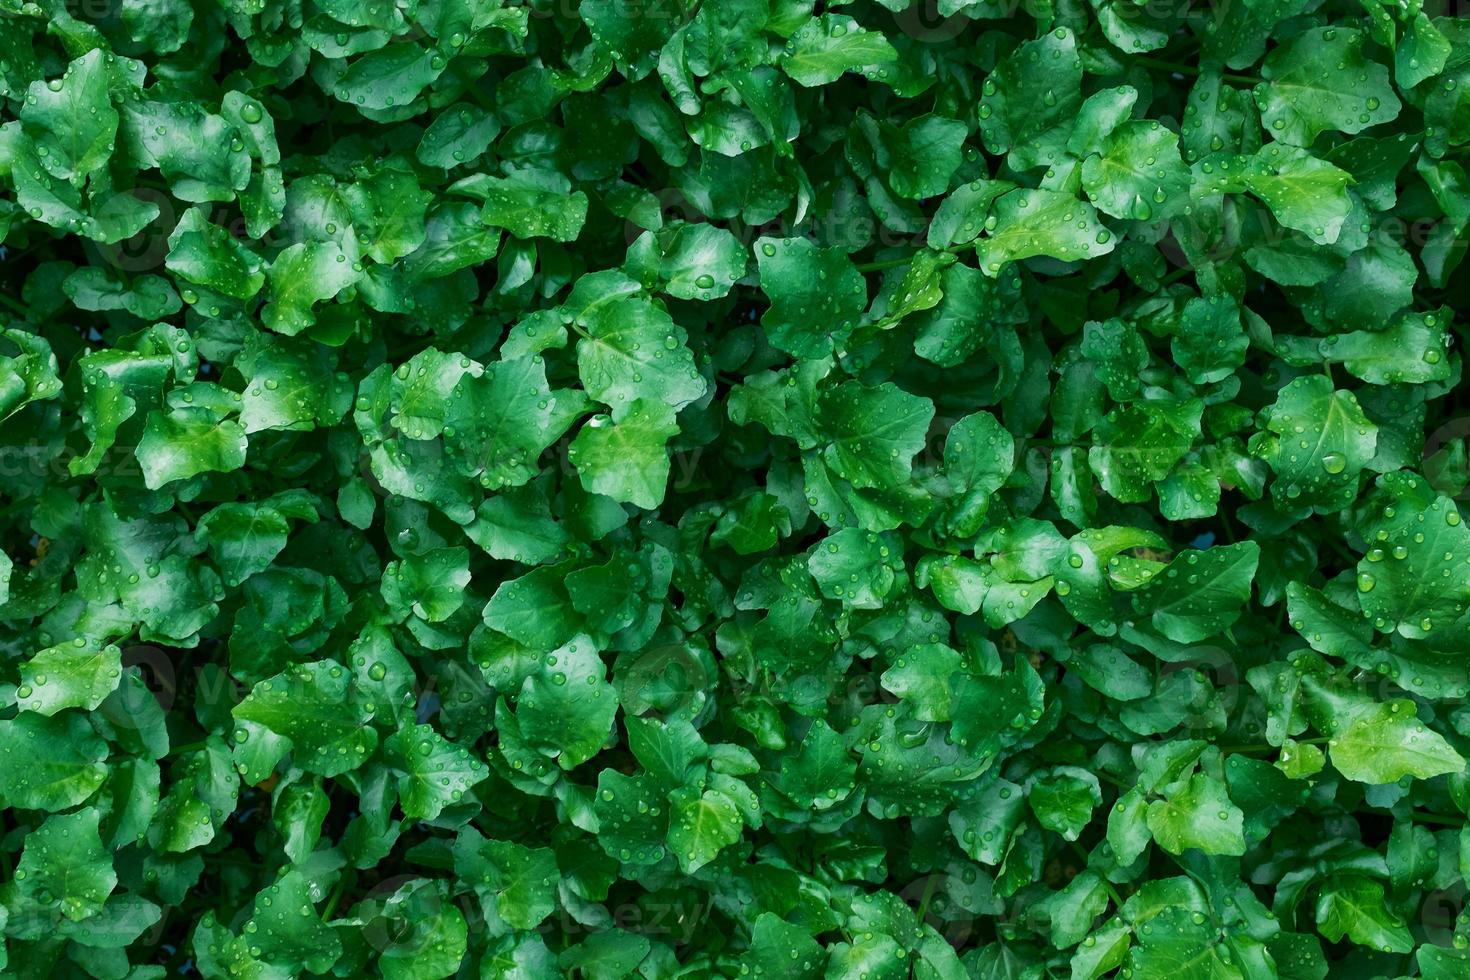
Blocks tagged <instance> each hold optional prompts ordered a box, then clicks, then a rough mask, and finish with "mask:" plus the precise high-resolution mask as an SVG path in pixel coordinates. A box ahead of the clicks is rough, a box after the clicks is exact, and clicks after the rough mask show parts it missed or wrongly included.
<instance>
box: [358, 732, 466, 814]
mask: <svg viewBox="0 0 1470 980" xmlns="http://www.w3.org/2000/svg"><path fill="white" fill-rule="evenodd" d="M383 752H384V754H385V755H386V756H387V758H388V759H389V760H391V763H392V765H393V767H394V768H395V769H397V770H398V771H399V775H398V803H399V806H401V807H402V808H403V815H404V816H406V817H409V818H412V819H418V820H433V819H434V818H435V817H437V816H439V814H440V813H441V812H442V811H443V810H444V808H445V807H447V806H451V805H453V804H455V803H459V802H461V801H462V800H464V798H465V796H466V794H467V793H468V792H469V790H470V788H471V787H473V786H474V785H476V784H477V783H480V782H482V781H483V780H484V779H485V777H486V775H487V772H486V768H485V764H484V763H483V762H481V761H480V760H479V759H477V758H475V757H473V756H472V755H471V754H470V752H469V750H468V749H466V748H464V747H463V746H461V745H455V744H454V743H452V742H450V741H448V740H446V739H445V738H444V737H443V736H442V735H440V734H439V733H438V732H436V731H434V729H433V728H431V727H429V726H428V725H413V726H410V727H407V728H402V729H399V730H398V731H397V732H395V733H394V734H392V735H390V736H388V738H386V739H384V740H383Z"/></svg>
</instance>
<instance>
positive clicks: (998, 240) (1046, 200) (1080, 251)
mask: <svg viewBox="0 0 1470 980" xmlns="http://www.w3.org/2000/svg"><path fill="white" fill-rule="evenodd" d="M991 217H992V218H994V219H995V224H994V227H993V228H992V229H991V230H990V234H989V236H988V237H986V238H982V239H981V240H980V242H979V244H978V245H977V246H976V248H975V253H976V255H977V256H979V259H980V268H981V269H982V270H983V271H984V272H985V274H986V275H989V276H997V275H999V274H1000V271H1001V268H1002V266H1004V265H1005V263H1007V262H1016V261H1019V260H1021V259H1029V258H1033V257H1035V256H1038V255H1045V256H1050V257H1051V258H1054V259H1061V260H1062V261H1064V262H1080V261H1084V260H1086V259H1090V258H1097V257H1098V256H1102V255H1106V254H1108V253H1109V252H1111V251H1112V250H1113V248H1114V246H1115V243H1114V241H1113V233H1112V232H1110V231H1109V230H1108V229H1107V228H1105V227H1103V225H1102V223H1101V222H1099V221H1098V220H1097V212H1096V211H1094V210H1093V208H1092V205H1090V204H1088V203H1086V202H1085V201H1079V200H1077V199H1076V198H1075V197H1073V196H1072V195H1070V194H1064V193H1062V192H1060V191H1052V190H1027V189H1025V188H1022V189H1019V190H1014V191H1011V192H1010V193H1009V194H1005V195H1002V196H1001V197H1000V198H998V199H997V200H996V202H995V205H994V210H993V212H992V214H991ZM988 224H989V222H987V225H988Z"/></svg>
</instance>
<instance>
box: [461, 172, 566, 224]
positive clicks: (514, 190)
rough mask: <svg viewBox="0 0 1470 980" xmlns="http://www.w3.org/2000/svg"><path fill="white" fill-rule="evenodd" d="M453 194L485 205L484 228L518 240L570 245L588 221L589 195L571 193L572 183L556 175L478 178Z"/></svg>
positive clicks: (543, 173)
mask: <svg viewBox="0 0 1470 980" xmlns="http://www.w3.org/2000/svg"><path fill="white" fill-rule="evenodd" d="M450 189H451V190H452V191H454V192H456V193H459V194H465V195H467V196H469V197H473V198H475V199H476V200H477V201H483V202H484V207H483V208H482V209H481V211H480V217H481V219H482V220H483V221H484V222H485V224H487V225H490V226H492V227H496V228H504V229H505V230H506V231H509V232H510V233H511V234H512V235H514V236H516V237H517V238H550V239H553V240H555V241H558V242H569V241H571V240H573V239H574V238H576V237H577V234H578V232H580V231H581V230H582V223H583V222H584V221H586V220H587V195H586V194H583V193H582V192H581V191H576V192H573V191H572V184H571V181H569V180H567V178H566V177H563V176H562V175H561V174H559V173H556V172H555V171H545V170H518V171H516V172H515V173H513V174H511V175H510V176H509V177H489V176H486V175H485V174H476V175H475V176H473V177H466V178H465V179H464V180H462V181H460V182H459V183H457V184H455V185H454V186H453V187H452V188H450Z"/></svg>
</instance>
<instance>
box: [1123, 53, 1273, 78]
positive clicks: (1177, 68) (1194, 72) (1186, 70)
mask: <svg viewBox="0 0 1470 980" xmlns="http://www.w3.org/2000/svg"><path fill="white" fill-rule="evenodd" d="M1133 60H1134V61H1136V62H1138V63H1140V64H1144V65H1152V66H1153V67H1155V68H1162V69H1164V70H1165V71H1172V72H1175V73H1177V74H1180V75H1189V76H1190V77H1192V78H1198V77H1199V76H1200V75H1202V74H1204V72H1203V71H1201V70H1200V68H1199V67H1198V66H1196V65H1186V64H1185V63H1184V62H1182V61H1170V60H1169V59H1167V58H1155V57H1153V56H1152V55H1137V56H1135V57H1134V59H1133ZM1220 77H1221V78H1223V79H1224V80H1225V81H1227V82H1236V83H1238V84H1240V85H1259V84H1261V79H1259V78H1257V77H1256V76H1254V75H1239V74H1236V73H1234V72H1228V71H1225V72H1221V73H1220Z"/></svg>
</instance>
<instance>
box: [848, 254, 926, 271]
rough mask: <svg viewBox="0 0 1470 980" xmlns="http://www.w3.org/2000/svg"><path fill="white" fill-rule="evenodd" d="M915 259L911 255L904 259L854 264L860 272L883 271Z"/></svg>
mask: <svg viewBox="0 0 1470 980" xmlns="http://www.w3.org/2000/svg"><path fill="white" fill-rule="evenodd" d="M913 261H914V257H913V256H912V255H910V256H909V257H908V258H903V259H885V260H883V261H882V262H860V263H858V264H857V265H855V266H854V268H856V269H857V271H859V272H881V271H882V270H884V269H897V268H898V267H899V266H901V265H908V264H909V263H911V262H913Z"/></svg>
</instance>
